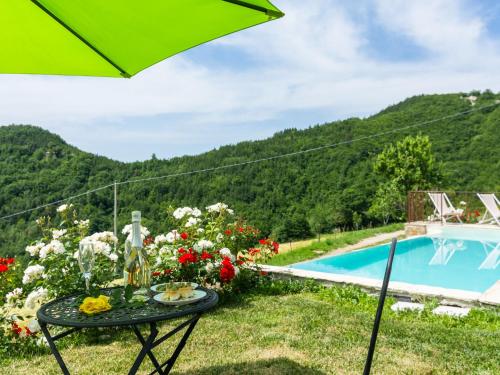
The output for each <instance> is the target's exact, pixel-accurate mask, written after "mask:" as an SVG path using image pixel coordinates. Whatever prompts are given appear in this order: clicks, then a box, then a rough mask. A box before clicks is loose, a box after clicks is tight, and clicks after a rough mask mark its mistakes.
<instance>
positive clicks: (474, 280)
mask: <svg viewBox="0 0 500 375" xmlns="http://www.w3.org/2000/svg"><path fill="white" fill-rule="evenodd" d="M388 254H389V245H388V244H387V245H380V246H375V247H370V248H366V249H363V250H359V251H355V252H351V253H348V254H342V255H337V256H331V257H327V258H321V259H317V260H313V261H309V262H304V263H298V264H295V265H292V266H291V267H292V268H296V269H302V270H309V271H317V272H327V273H335V274H348V275H352V276H360V277H366V278H371V279H377V280H381V279H383V277H384V272H385V267H386V264H387V257H388ZM499 265H500V241H491V240H489V241H480V240H462V239H452V238H443V237H418V238H414V239H409V240H404V241H399V242H398V245H397V248H396V253H395V257H394V263H393V267H392V274H391V281H400V282H405V283H410V284H421V285H429V286H436V287H443V288H451V289H462V290H467V291H474V292H484V291H486V290H487V289H488V288H490V287H491V286H492V285H493V284H494V283H495V282H496V281H497V280H499V279H500V267H499Z"/></svg>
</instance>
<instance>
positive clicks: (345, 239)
mask: <svg viewBox="0 0 500 375" xmlns="http://www.w3.org/2000/svg"><path fill="white" fill-rule="evenodd" d="M403 228H404V224H401V223H398V224H391V225H387V226H384V227H378V228H370V229H362V230H358V231H352V232H341V233H336V234H328V235H325V236H324V237H323V238H322V239H321V241H311V242H308V243H306V244H305V246H302V247H294V248H293V249H292V250H290V251H284V252H283V253H281V254H278V255H276V256H274V257H273V258H271V259H270V260H269V261H268V262H267V264H269V265H272V266H285V265H288V264H292V263H297V262H302V261H304V260H308V259H312V258H316V257H318V256H320V255H321V254H318V252H325V253H326V252H327V251H330V250H335V249H338V248H341V247H344V246H347V245H354V244H356V243H358V242H359V241H361V240H364V239H365V238H369V237H373V236H376V235H377V234H381V233H391V232H395V231H398V230H401V229H403ZM282 246H283V247H284V248H286V246H287V245H286V244H283V245H282Z"/></svg>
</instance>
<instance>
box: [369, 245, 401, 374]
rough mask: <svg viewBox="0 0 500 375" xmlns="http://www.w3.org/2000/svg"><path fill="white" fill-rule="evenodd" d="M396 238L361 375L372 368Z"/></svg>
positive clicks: (392, 246) (388, 260)
mask: <svg viewBox="0 0 500 375" xmlns="http://www.w3.org/2000/svg"><path fill="white" fill-rule="evenodd" d="M397 242H398V240H397V238H393V239H392V242H391V249H390V251H389V258H388V259H387V266H386V268H385V275H384V281H383V282H382V290H381V291H380V297H379V299H378V307H377V313H376V314H375V322H374V323H373V330H372V337H371V339H370V347H369V348H368V356H367V357H366V363H365V370H364V371H363V375H369V374H370V370H371V367H372V360H373V353H374V352H375V344H376V343H377V336H378V328H379V326H380V319H381V318H382V311H383V310H384V302H385V296H386V295H387V286H388V285H389V279H390V278H391V271H392V261H393V259H394V252H395V251H396V243H397Z"/></svg>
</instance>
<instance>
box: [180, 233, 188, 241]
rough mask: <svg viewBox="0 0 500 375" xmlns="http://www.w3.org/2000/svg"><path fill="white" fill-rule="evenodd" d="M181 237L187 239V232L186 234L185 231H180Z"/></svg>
mask: <svg viewBox="0 0 500 375" xmlns="http://www.w3.org/2000/svg"><path fill="white" fill-rule="evenodd" d="M181 238H182V239H183V240H187V238H188V234H187V233H186V232H182V233H181Z"/></svg>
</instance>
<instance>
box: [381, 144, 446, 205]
mask: <svg viewBox="0 0 500 375" xmlns="http://www.w3.org/2000/svg"><path fill="white" fill-rule="evenodd" d="M374 169H375V172H377V174H379V175H380V176H381V177H383V178H384V179H385V180H386V181H393V182H395V183H396V184H397V188H398V190H399V191H400V192H401V193H402V194H404V196H406V193H408V192H409V191H411V190H420V189H428V188H431V187H433V186H435V185H437V184H439V182H440V181H441V171H440V166H439V165H438V164H436V161H435V160H434V156H433V155H432V152H431V142H430V140H429V137H428V136H422V135H417V136H416V137H412V136H408V137H406V138H404V139H403V140H401V141H399V142H397V143H396V145H395V146H394V145H393V144H391V145H389V146H388V147H386V148H385V149H384V150H383V151H382V153H380V154H379V155H378V156H377V159H376V161H375V164H374Z"/></svg>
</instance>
